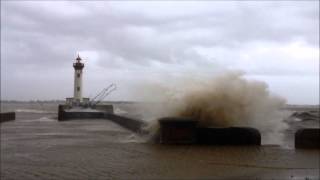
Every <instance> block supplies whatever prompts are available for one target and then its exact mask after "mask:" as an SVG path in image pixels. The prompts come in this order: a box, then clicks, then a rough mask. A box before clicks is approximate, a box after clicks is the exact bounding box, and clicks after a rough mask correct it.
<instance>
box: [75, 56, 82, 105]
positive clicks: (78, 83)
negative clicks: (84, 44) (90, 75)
mask: <svg viewBox="0 0 320 180" xmlns="http://www.w3.org/2000/svg"><path fill="white" fill-rule="evenodd" d="M81 60H82V59H81V58H80V56H79V54H78V57H77V59H76V62H75V63H73V68H74V90H73V104H75V105H80V104H81V103H82V102H83V98H82V74H83V73H82V70H83V68H84V64H83V63H82V62H81Z"/></svg>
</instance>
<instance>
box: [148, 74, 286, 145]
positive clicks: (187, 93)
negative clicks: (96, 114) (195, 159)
mask: <svg viewBox="0 0 320 180" xmlns="http://www.w3.org/2000/svg"><path fill="white" fill-rule="evenodd" d="M243 75H244V74H243V73H239V72H228V73H225V74H222V75H220V76H217V77H215V78H211V79H205V80H204V79H202V80H199V79H198V80H196V79H194V78H190V79H188V78H186V79H184V80H183V81H180V82H175V83H174V84H175V85H173V86H170V85H167V86H166V87H160V89H161V92H157V93H153V97H154V98H155V96H158V97H161V98H160V99H161V100H162V102H163V104H162V106H161V108H157V111H158V113H155V114H156V115H154V117H153V119H157V118H159V117H161V116H184V117H192V118H194V119H197V120H198V121H199V125H200V126H202V127H228V126H247V127H254V128H257V129H258V130H259V131H260V132H261V133H262V143H263V144H281V142H282V133H283V131H284V130H285V129H286V128H287V124H286V123H285V122H283V119H284V114H282V112H281V111H280V109H281V108H283V107H284V106H285V103H286V101H285V100H284V99H283V98H281V97H278V96H275V95H272V94H271V93H270V92H269V90H268V86H267V84H266V83H264V82H260V81H253V80H247V79H245V78H244V76H243ZM157 86H158V85H157ZM153 89H155V88H154V87H153ZM164 89H165V90H164ZM177 89H178V90H177ZM157 94H158V95H157ZM164 94H165V95H164ZM168 94H170V95H168ZM149 118H150V117H149ZM157 129H158V125H157V122H156V121H151V122H150V126H149V130H151V131H157Z"/></svg>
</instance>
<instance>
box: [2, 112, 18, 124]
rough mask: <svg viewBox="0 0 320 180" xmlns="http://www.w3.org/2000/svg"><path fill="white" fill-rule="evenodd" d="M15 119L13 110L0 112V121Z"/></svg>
mask: <svg viewBox="0 0 320 180" xmlns="http://www.w3.org/2000/svg"><path fill="white" fill-rule="evenodd" d="M15 119H16V113H15V112H2V113H0V122H1V123H2V122H6V121H12V120H15Z"/></svg>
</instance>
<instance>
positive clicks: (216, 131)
mask: <svg viewBox="0 0 320 180" xmlns="http://www.w3.org/2000/svg"><path fill="white" fill-rule="evenodd" d="M197 143H199V144H210V145H261V134H260V132H259V131H258V130H257V129H254V128H249V127H229V128H198V129H197Z"/></svg>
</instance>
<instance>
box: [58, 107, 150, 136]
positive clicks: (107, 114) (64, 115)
mask: <svg viewBox="0 0 320 180" xmlns="http://www.w3.org/2000/svg"><path fill="white" fill-rule="evenodd" d="M92 108H93V109H94V110H98V111H96V112H95V111H92V112H90V111H76V112H74V111H67V110H68V109H70V107H68V106H67V105H59V107H58V120H59V121H66V120H72V119H106V120H111V121H113V122H115V123H117V124H119V125H121V126H122V127H124V128H127V129H129V130H131V131H133V132H137V133H146V132H145V131H144V130H143V126H145V125H146V124H145V123H144V122H143V121H142V120H138V119H132V118H128V117H123V116H119V115H116V114H114V113H113V106H112V105H97V106H94V107H92Z"/></svg>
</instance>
